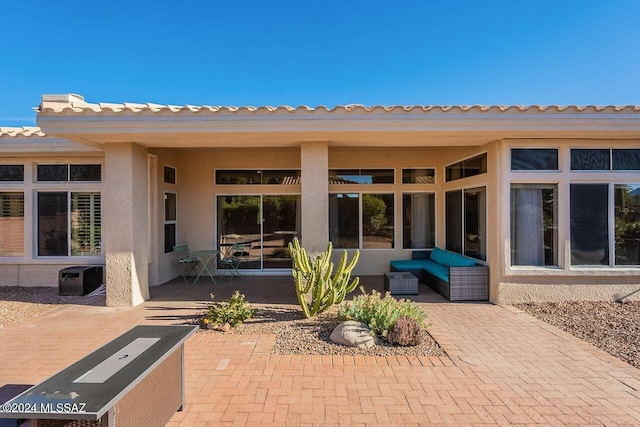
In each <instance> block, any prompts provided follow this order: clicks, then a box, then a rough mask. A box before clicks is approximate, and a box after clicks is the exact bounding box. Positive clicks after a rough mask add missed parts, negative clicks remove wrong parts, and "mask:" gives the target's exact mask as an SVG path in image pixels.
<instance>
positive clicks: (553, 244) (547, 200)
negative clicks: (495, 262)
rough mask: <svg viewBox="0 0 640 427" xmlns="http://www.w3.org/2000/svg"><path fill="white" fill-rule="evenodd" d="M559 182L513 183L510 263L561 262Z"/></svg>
mask: <svg viewBox="0 0 640 427" xmlns="http://www.w3.org/2000/svg"><path fill="white" fill-rule="evenodd" d="M557 194H558V191H557V186H556V185H536V184H512V185H511V265H534V266H543V265H557V264H558V200H557V199H558V195H557Z"/></svg>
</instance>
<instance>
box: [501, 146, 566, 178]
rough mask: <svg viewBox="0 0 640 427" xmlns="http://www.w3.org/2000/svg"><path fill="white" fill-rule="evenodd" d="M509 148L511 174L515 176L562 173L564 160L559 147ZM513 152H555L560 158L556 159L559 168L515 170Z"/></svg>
mask: <svg viewBox="0 0 640 427" xmlns="http://www.w3.org/2000/svg"><path fill="white" fill-rule="evenodd" d="M508 148H509V155H508V158H509V170H508V172H509V173H515V174H525V173H557V172H561V171H562V165H563V159H562V150H561V149H560V147H558V146H552V147H531V146H517V145H516V146H514V145H512V146H510V147H508ZM513 150H555V151H556V153H557V154H558V158H557V159H556V160H557V162H558V167H557V168H556V169H513Z"/></svg>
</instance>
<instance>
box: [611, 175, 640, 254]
mask: <svg viewBox="0 0 640 427" xmlns="http://www.w3.org/2000/svg"><path fill="white" fill-rule="evenodd" d="M614 196H615V233H616V237H615V244H616V248H615V250H616V257H615V263H616V265H640V185H624V184H617V185H616V186H615V190H614Z"/></svg>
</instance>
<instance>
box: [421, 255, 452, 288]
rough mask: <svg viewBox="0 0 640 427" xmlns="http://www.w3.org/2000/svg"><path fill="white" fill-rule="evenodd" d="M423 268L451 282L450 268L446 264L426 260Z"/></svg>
mask: <svg viewBox="0 0 640 427" xmlns="http://www.w3.org/2000/svg"><path fill="white" fill-rule="evenodd" d="M422 268H423V269H424V270H425V271H427V272H428V273H431V274H432V275H434V276H436V277H437V278H438V279H440V280H443V281H445V282H447V283H448V282H449V269H448V268H447V267H445V266H444V265H441V264H437V263H435V262H433V261H429V260H425V261H424V262H423V265H422Z"/></svg>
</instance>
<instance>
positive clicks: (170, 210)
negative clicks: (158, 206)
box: [164, 193, 178, 254]
mask: <svg viewBox="0 0 640 427" xmlns="http://www.w3.org/2000/svg"><path fill="white" fill-rule="evenodd" d="M177 215H178V206H177V194H176V193H164V253H165V254H168V253H169V252H173V247H174V246H175V245H176V224H177V220H178V217H177Z"/></svg>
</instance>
